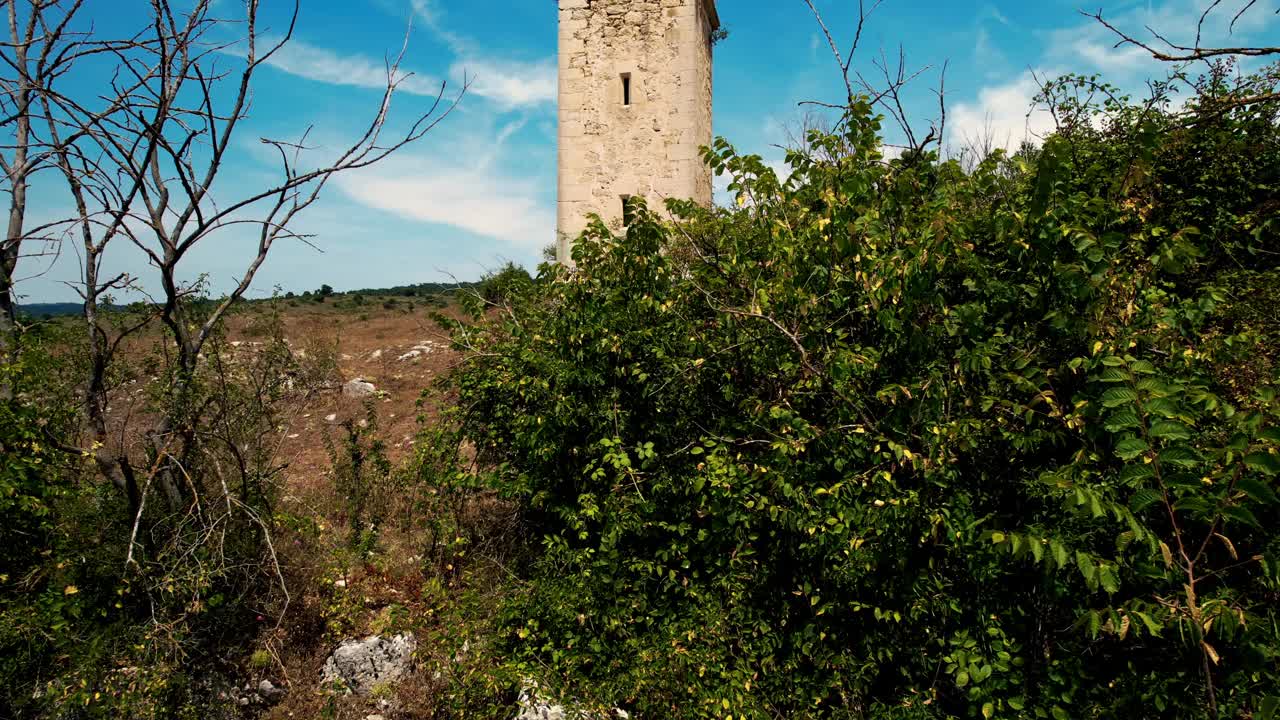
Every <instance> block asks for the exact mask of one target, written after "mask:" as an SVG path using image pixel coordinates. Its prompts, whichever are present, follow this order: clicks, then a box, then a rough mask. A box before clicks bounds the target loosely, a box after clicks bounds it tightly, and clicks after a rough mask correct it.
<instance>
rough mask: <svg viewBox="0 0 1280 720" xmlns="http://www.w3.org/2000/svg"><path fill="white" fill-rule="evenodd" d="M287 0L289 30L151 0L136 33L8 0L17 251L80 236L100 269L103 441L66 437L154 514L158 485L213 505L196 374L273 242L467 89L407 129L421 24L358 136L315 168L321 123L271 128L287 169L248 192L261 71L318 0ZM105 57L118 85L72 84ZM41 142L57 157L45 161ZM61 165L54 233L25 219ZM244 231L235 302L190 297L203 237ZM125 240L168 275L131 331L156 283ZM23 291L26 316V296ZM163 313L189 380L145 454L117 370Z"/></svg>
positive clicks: (93, 405)
mask: <svg viewBox="0 0 1280 720" xmlns="http://www.w3.org/2000/svg"><path fill="white" fill-rule="evenodd" d="M286 2H287V5H286V10H288V15H287V18H288V19H287V24H286V26H285V27H284V28H283V32H280V33H278V34H274V35H273V34H271V33H270V32H268V30H267V29H265V28H264V27H263V25H262V13H261V6H262V5H263V3H262V0H244V2H242V3H237V4H235V5H239V7H240V8H241V10H240V12H241V14H240V15H239V17H234V18H225V17H220V16H218V15H216V14H215V10H214V6H215V2H214V0H195V1H194V2H192V3H184V4H183V5H182V7H181V8H178V7H175V5H174V4H172V3H171V2H170V0H150V3H149V4H150V8H149V11H148V17H147V23H146V26H145V27H143V28H141V29H140V30H139V32H138V33H137V34H136V35H133V36H131V37H127V38H124V39H120V40H101V39H98V38H94V37H93V36H92V35H91V34H90V33H87V32H82V33H78V34H76V33H71V32H69V31H68V30H67V28H69V27H71V26H72V25H73V24H74V22H75V21H76V20H77V18H78V16H79V15H82V14H83V13H82V12H81V3H82V0H30V4H29V5H27V6H26V7H24V8H22V9H19V7H18V6H19V4H20V3H19V2H18V0H7V1H6V0H0V3H3V4H4V5H5V6H7V8H8V11H9V17H10V26H11V33H10V34H11V36H12V38H13V39H12V40H11V42H10V47H9V53H7V54H6V62H7V64H8V65H9V67H8V68H7V70H8V73H7V76H6V77H5V78H4V79H3V81H2V82H3V87H4V88H5V90H6V98H7V100H8V106H6V111H7V115H8V116H10V117H11V118H12V119H11V120H10V123H11V124H12V126H13V127H14V128H15V134H16V133H17V132H18V131H19V130H20V131H21V133H23V134H24V137H25V138H26V139H24V140H23V141H22V142H17V143H15V148H13V149H12V153H13V159H8V158H6V166H5V170H6V172H7V173H8V176H9V189H10V191H11V192H10V195H11V212H10V226H9V234H8V236H7V237H6V244H5V251H6V253H7V252H8V251H9V248H10V247H11V246H12V247H13V248H15V249H14V258H16V257H17V255H16V253H17V250H16V248H17V247H19V246H20V244H21V242H22V241H23V240H24V239H28V238H31V237H32V236H33V233H35V232H37V231H38V232H39V233H42V234H45V235H49V236H57V237H66V238H74V240H73V241H72V242H73V243H74V246H75V248H76V250H77V253H78V254H79V256H80V260H81V263H82V276H81V278H80V280H79V282H78V283H76V285H75V289H76V291H77V292H78V293H79V295H80V297H81V299H82V301H83V303H84V314H83V320H84V327H85V331H86V334H87V342H88V348H89V350H88V352H89V359H90V362H89V371H88V374H87V376H86V377H85V378H84V381H83V384H82V386H83V403H84V416H85V419H86V425H87V427H86V430H87V433H86V435H87V437H86V439H85V440H86V442H84V443H64V446H65V448H66V449H68V450H71V451H76V452H83V453H85V454H87V455H88V456H90V457H92V458H93V460H94V462H95V463H96V465H97V467H98V469H99V471H100V472H101V474H102V475H103V476H104V477H105V478H107V479H109V480H110V481H111V482H112V483H113V484H114V485H115V486H116V487H117V488H118V489H119V490H120V492H121V493H122V494H123V495H124V496H125V497H126V498H127V499H128V503H129V506H130V509H131V511H132V512H133V513H134V514H135V516H137V517H140V516H141V515H142V512H143V508H144V505H145V498H146V493H147V492H148V488H150V487H151V486H152V482H153V481H154V484H155V485H156V486H157V487H158V488H160V489H161V490H162V491H163V497H164V498H165V500H166V501H167V503H168V505H169V506H170V509H171V510H174V511H176V510H179V509H181V508H183V507H185V506H187V505H189V504H191V503H192V502H198V501H199V498H198V494H199V492H200V487H199V483H196V482H192V481H190V479H189V478H190V474H189V472H188V470H189V469H190V468H191V467H192V466H193V464H194V463H196V462H198V461H199V459H200V454H201V452H202V448H201V443H200V435H201V418H202V415H201V413H202V411H203V408H201V407H199V406H196V407H192V406H190V403H189V402H188V401H189V399H190V398H189V395H190V394H191V383H192V382H193V380H192V379H193V378H194V377H195V376H196V373H197V369H198V365H199V362H200V358H201V354H202V351H203V350H204V349H205V346H206V343H208V342H209V340H210V338H211V337H213V336H214V334H215V332H216V330H217V328H218V327H219V326H220V324H221V323H222V321H223V319H224V318H225V316H226V314H227V312H228V311H229V310H230V309H231V308H232V307H233V306H234V305H235V304H236V303H237V302H238V301H239V300H240V299H241V298H243V296H244V294H245V293H246V292H247V291H248V290H249V288H250V287H251V285H252V283H253V281H254V278H255V276H256V275H257V273H258V271H259V270H260V268H261V267H262V265H263V263H264V262H265V261H266V259H267V256H268V255H269V254H270V252H271V250H272V248H273V247H275V246H276V244H277V243H278V242H281V241H286V240H293V241H300V242H306V243H310V242H311V240H310V238H309V237H307V236H305V235H303V234H301V233H300V232H298V231H296V230H294V229H292V225H293V222H294V221H295V220H296V219H297V218H298V217H299V215H300V214H301V213H303V211H305V210H306V209H307V208H309V207H310V206H312V205H313V204H314V203H315V202H316V201H317V200H318V199H319V198H320V196H321V193H322V191H323V190H324V188H325V187H326V186H327V184H328V182H329V181H330V180H331V179H332V178H333V177H334V176H336V175H339V174H342V173H347V172H351V171H356V170H359V169H361V168H366V167H369V166H371V165H374V164H375V163H378V162H379V161H381V160H383V159H385V158H387V157H388V156H390V155H391V154H392V153H394V152H396V151H398V150H400V149H402V148H404V147H405V146H407V145H409V144H411V143H414V142H417V141H418V140H420V139H422V138H423V137H424V136H425V135H426V134H427V133H428V132H430V131H431V130H432V129H433V128H434V127H435V126H436V125H437V124H438V123H439V122H440V121H441V120H443V119H444V118H445V117H447V116H448V115H449V113H450V112H451V111H452V109H453V108H454V107H456V105H457V103H458V101H459V100H460V99H461V97H462V95H463V94H464V93H465V91H466V85H467V83H466V81H465V80H464V82H463V83H462V87H461V88H459V89H458V91H457V92H456V93H454V94H451V95H449V94H447V92H448V88H447V86H446V85H445V84H444V83H442V84H441V87H440V91H439V93H438V94H437V95H436V96H435V97H434V99H432V100H431V101H430V102H429V103H428V104H427V106H426V107H425V108H422V109H421V110H419V111H415V113H414V114H412V115H411V116H409V117H407V118H404V119H403V120H401V121H400V122H399V123H396V124H394V125H393V123H392V112H391V111H392V101H393V98H394V96H395V95H396V91H397V89H398V87H399V86H400V84H401V83H403V82H404V81H405V80H406V79H407V78H408V77H409V74H408V73H405V72H403V71H402V70H401V61H402V58H403V56H404V53H405V48H406V47H407V41H408V37H407V35H406V45H405V46H402V47H401V48H400V51H399V53H398V54H396V55H395V56H393V57H391V58H389V59H388V60H387V63H386V84H385V87H384V88H383V90H382V92H381V97H380V99H379V100H378V102H377V104H376V105H375V106H373V107H371V108H370V112H369V115H370V117H369V120H368V122H367V124H366V125H365V126H364V128H363V131H362V132H361V133H360V134H359V135H358V136H357V137H355V138H354V139H353V140H352V141H351V142H350V143H349V144H347V145H346V146H344V147H342V148H339V149H338V150H337V152H336V153H335V154H333V155H331V156H330V157H327V158H325V159H323V160H321V161H319V162H311V161H310V158H312V157H314V156H317V155H319V150H318V149H317V148H313V147H309V146H308V144H307V139H308V137H309V135H310V129H309V128H307V129H302V130H300V132H299V134H298V136H297V137H295V138H292V139H287V140H286V139H279V138H261V143H262V144H263V145H264V146H265V147H266V148H268V149H269V150H270V151H271V152H272V153H273V154H274V155H275V156H276V157H277V158H278V162H279V165H278V167H279V177H278V179H277V180H276V181H275V182H273V183H271V184H270V185H269V186H267V187H257V188H252V189H248V190H246V189H245V188H244V185H243V178H239V177H233V176H229V175H227V173H226V167H227V163H228V156H229V154H230V153H231V150H232V148H233V143H235V142H236V140H237V138H239V136H240V134H241V133H240V132H239V131H240V130H241V129H242V126H243V124H244V121H245V119H246V118H247V117H248V116H249V113H250V110H251V108H252V105H253V101H254V96H253V92H252V88H253V80H254V78H255V76H256V75H257V73H258V71H259V70H261V69H262V68H263V67H264V66H265V65H267V64H268V63H269V62H270V61H271V59H272V58H273V56H275V55H276V54H277V53H279V52H280V51H281V50H282V48H284V47H285V45H286V44H287V43H288V42H289V41H290V39H291V38H292V36H293V32H294V28H295V24H296V22H297V18H298V12H299V2H300V0H292V2H288V0H286ZM235 5H232V7H235ZM24 13H25V16H24ZM33 53H34V54H35V55H36V57H35V58H34V59H33V58H32V55H33ZM90 53H92V54H97V55H101V56H105V57H106V58H109V59H110V60H111V63H110V64H111V66H112V69H111V72H110V74H109V75H108V76H106V77H104V78H102V79H101V81H102V82H101V86H102V88H103V89H102V90H101V91H100V92H97V93H94V94H84V95H76V94H71V93H67V92H62V91H60V90H59V89H58V87H56V84H55V83H54V82H53V81H54V80H56V79H57V78H59V77H61V76H62V75H65V74H66V73H68V72H70V71H71V70H72V69H73V66H74V64H75V61H76V60H77V59H79V58H83V57H84V56H85V55H87V54H90ZM98 59H99V61H101V60H102V59H103V58H101V57H100V58H98ZM95 64H96V65H101V64H102V63H101V62H99V63H95ZM393 128H395V129H393ZM37 135H38V136H39V137H38V138H37V137H36V136H37ZM19 147H20V148H21V153H22V154H21V155H19V149H18V148H19ZM36 147H38V148H39V161H37V160H35V159H33V157H32V150H31V148H36ZM44 168H51V169H53V171H54V173H55V175H50V176H48V177H57V178H59V184H60V186H61V189H62V190H63V191H65V193H66V195H67V197H69V199H70V201H69V205H70V208H71V210H70V212H69V213H68V214H67V215H66V216H65V217H62V218H58V219H55V220H54V221H52V222H49V223H46V224H44V225H42V226H41V227H40V228H29V229H24V228H23V227H22V225H23V215H24V213H25V209H26V197H25V196H26V192H27V182H28V180H29V178H30V177H31V174H32V172H34V171H35V170H37V169H44ZM232 228H239V229H241V230H246V229H248V230H251V231H252V235H253V237H254V238H255V241H256V247H255V251H254V252H253V253H252V255H251V256H250V257H248V258H246V261H245V265H244V269H243V271H242V272H241V274H240V277H239V279H238V281H237V282H236V283H235V286H234V287H233V288H232V289H231V290H230V291H229V292H228V293H227V294H226V295H225V297H223V298H221V299H220V300H219V301H217V302H216V303H214V304H213V305H212V307H211V309H208V310H207V311H203V310H202V311H201V312H200V313H198V314H197V313H194V312H193V310H192V306H191V303H190V302H189V300H190V299H191V297H192V296H193V295H194V294H196V293H197V292H198V291H199V290H198V286H196V285H193V284H191V283H186V282H184V281H183V277H184V275H183V273H184V269H185V268H186V267H187V265H188V263H187V262H186V261H187V259H188V258H189V257H190V255H191V252H192V250H193V249H195V248H196V247H197V246H203V245H207V244H210V243H215V242H218V241H219V240H220V239H224V238H225V237H226V231H227V230H229V229H232ZM125 245H130V246H132V247H134V248H136V249H138V250H140V251H141V252H142V253H143V254H144V255H145V256H146V258H147V259H148V260H149V264H150V266H151V267H152V268H153V271H154V273H155V277H154V281H153V282H151V283H146V285H147V286H150V287H158V288H159V291H160V294H159V296H158V297H155V298H153V299H152V301H151V302H150V303H148V304H147V306H148V308H149V309H150V313H149V314H144V315H143V316H142V317H140V318H138V319H137V320H136V321H135V322H132V323H129V324H122V323H120V322H119V321H118V320H115V319H108V318H104V317H103V302H104V298H106V297H108V296H109V295H110V294H112V293H115V292H119V291H122V290H126V289H134V290H140V289H141V288H142V287H143V286H144V284H143V283H140V282H139V279H138V278H135V277H131V276H130V275H128V274H119V275H112V276H109V275H107V274H105V272H104V262H105V260H106V258H107V257H108V253H109V252H112V251H113V249H114V248H117V247H121V248H123V246H125ZM7 257H8V255H6V258H7ZM14 262H15V264H16V259H15V261H14ZM12 277H13V274H12V271H7V272H6V274H5V275H4V280H0V282H5V283H8V284H5V285H3V286H0V290H3V291H4V292H3V293H0V295H4V296H7V297H10V298H11V296H12V290H11V283H10V282H9V280H10V279H11V278H12ZM5 302H7V303H8V305H6V307H5V310H6V313H8V317H9V322H10V323H12V319H13V315H12V312H11V305H12V301H11V300H7V301H5ZM156 320H158V321H159V322H160V323H161V324H162V327H163V328H164V330H165V334H166V335H167V336H168V341H169V344H170V347H171V348H172V352H173V356H172V357H173V367H172V372H171V376H172V378H173V379H172V381H171V382H170V384H169V385H168V387H167V388H166V393H167V398H166V401H165V403H164V405H163V407H164V408H165V409H164V411H163V412H160V413H158V414H157V416H156V417H155V418H154V420H151V421H149V423H150V425H149V427H148V428H147V430H146V432H145V438H146V441H145V443H144V444H143V445H144V453H145V457H143V458H135V457H133V454H132V453H135V452H138V449H137V448H130V447H128V444H127V443H125V442H122V441H120V440H118V439H117V440H115V441H113V438H112V437H111V436H110V433H109V422H108V404H109V401H110V397H109V390H108V380H107V377H108V370H109V368H110V367H111V365H112V363H113V362H114V361H115V359H116V357H117V353H118V351H119V349H120V346H121V343H122V341H123V340H124V339H125V338H126V337H129V336H130V335H131V334H133V333H135V332H137V331H138V330H139V329H140V328H142V327H144V326H146V325H147V324H148V323H150V322H153V321H156Z"/></svg>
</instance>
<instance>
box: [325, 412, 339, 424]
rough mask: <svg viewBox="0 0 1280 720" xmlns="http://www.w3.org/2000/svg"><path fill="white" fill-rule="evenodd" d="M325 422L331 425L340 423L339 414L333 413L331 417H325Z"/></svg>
mask: <svg viewBox="0 0 1280 720" xmlns="http://www.w3.org/2000/svg"><path fill="white" fill-rule="evenodd" d="M324 421H325V422H330V423H331V422H338V414H337V413H333V414H331V415H325V416H324Z"/></svg>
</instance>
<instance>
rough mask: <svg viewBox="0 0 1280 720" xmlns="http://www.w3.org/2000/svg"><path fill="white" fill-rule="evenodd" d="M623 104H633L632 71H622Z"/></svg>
mask: <svg viewBox="0 0 1280 720" xmlns="http://www.w3.org/2000/svg"><path fill="white" fill-rule="evenodd" d="M622 104H623V105H630V104H631V73H622Z"/></svg>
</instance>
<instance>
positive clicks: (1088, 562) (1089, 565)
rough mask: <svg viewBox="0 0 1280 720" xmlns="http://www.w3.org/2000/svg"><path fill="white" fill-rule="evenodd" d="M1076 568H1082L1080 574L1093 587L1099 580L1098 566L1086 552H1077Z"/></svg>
mask: <svg viewBox="0 0 1280 720" xmlns="http://www.w3.org/2000/svg"><path fill="white" fill-rule="evenodd" d="M1076 566H1077V567H1079V568H1080V574H1081V575H1083V576H1084V579H1085V580H1086V581H1088V583H1089V585H1090V586H1092V585H1093V583H1094V581H1095V580H1096V578H1097V573H1098V566H1097V565H1094V564H1093V559H1092V558H1090V557H1089V556H1088V555H1086V554H1084V552H1082V551H1080V550H1077V551H1076Z"/></svg>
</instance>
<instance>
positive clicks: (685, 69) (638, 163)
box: [557, 0, 718, 262]
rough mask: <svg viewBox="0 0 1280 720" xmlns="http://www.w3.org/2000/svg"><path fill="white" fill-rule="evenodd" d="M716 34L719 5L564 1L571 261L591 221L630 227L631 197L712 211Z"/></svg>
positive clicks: (563, 194)
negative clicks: (703, 149) (626, 96)
mask: <svg viewBox="0 0 1280 720" xmlns="http://www.w3.org/2000/svg"><path fill="white" fill-rule="evenodd" d="M717 25H718V18H717V16H716V10H715V2H714V0H560V137H559V139H560V148H559V165H560V168H559V170H560V172H559V187H558V192H559V202H558V220H559V245H558V247H557V255H558V257H559V258H560V260H561V261H562V262H566V261H567V260H568V256H569V243H570V242H571V240H572V238H575V237H577V235H578V234H579V233H580V232H581V231H582V229H583V228H584V227H585V226H586V224H587V215H588V214H589V213H596V214H598V215H600V216H601V217H602V218H604V219H605V221H606V222H609V223H611V224H620V223H621V218H622V198H623V197H624V196H642V197H644V198H645V199H646V200H647V201H648V203H649V205H650V207H655V208H660V207H661V205H662V201H663V200H664V199H666V198H668V197H675V198H693V199H695V200H697V201H699V202H701V203H704V204H708V205H709V204H710V203H711V174H710V171H709V170H707V168H706V166H705V165H704V163H703V162H702V161H701V160H700V159H699V157H698V148H699V147H700V146H702V145H709V144H711V32H712V30H713V29H715V27H717ZM624 75H629V76H630V86H631V91H630V95H631V102H630V104H629V105H628V104H625V103H624V101H623V92H624V91H623V86H624V84H623V80H622V78H623V76H624Z"/></svg>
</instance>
